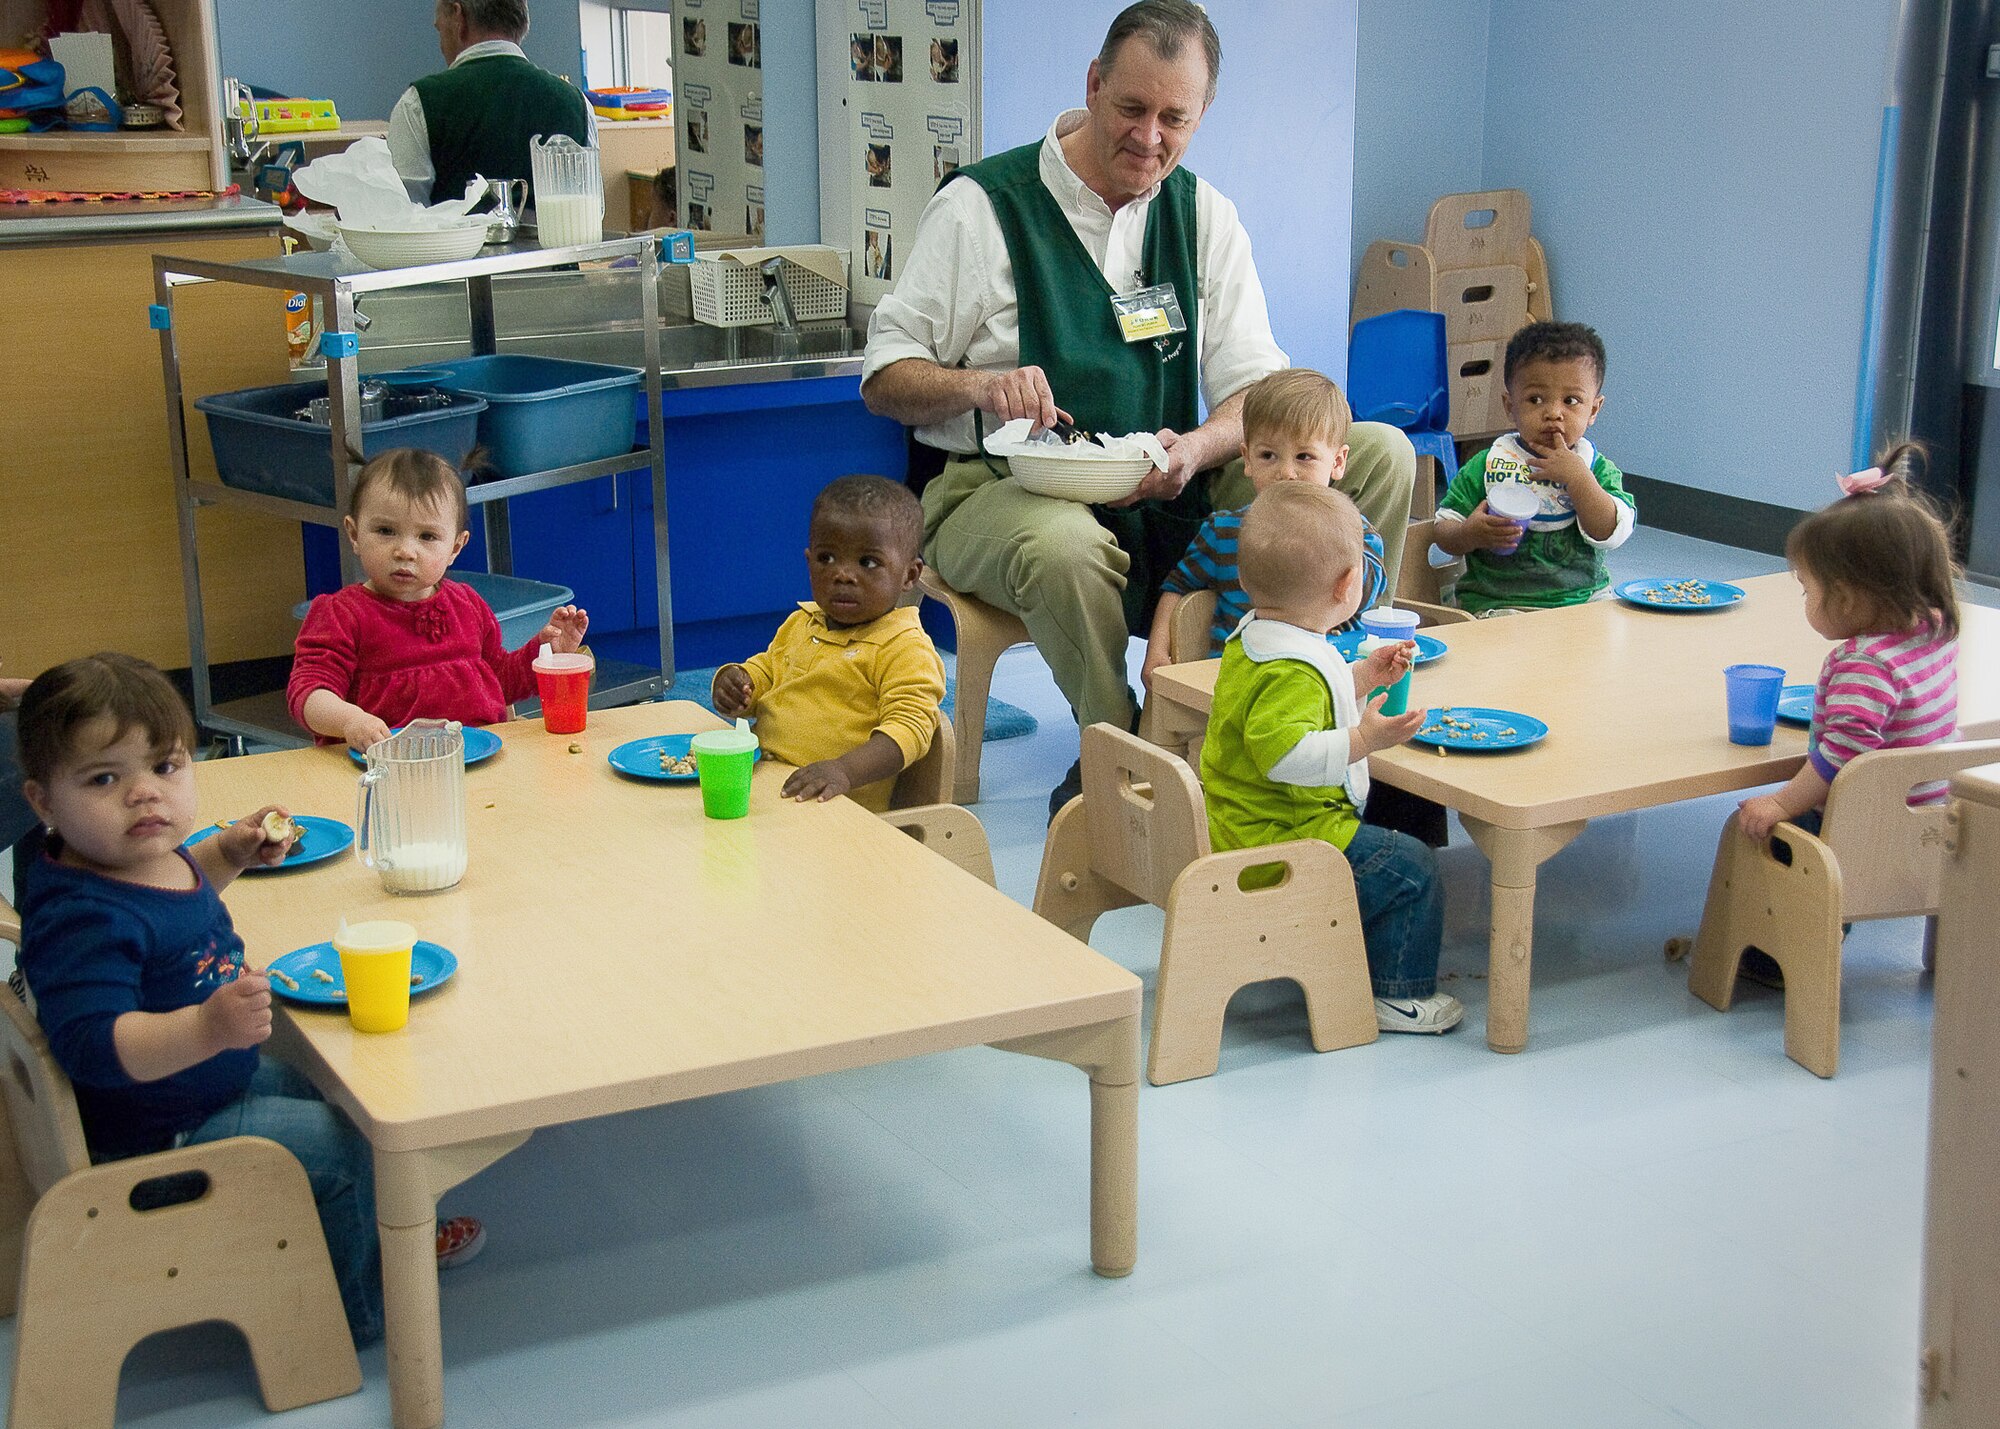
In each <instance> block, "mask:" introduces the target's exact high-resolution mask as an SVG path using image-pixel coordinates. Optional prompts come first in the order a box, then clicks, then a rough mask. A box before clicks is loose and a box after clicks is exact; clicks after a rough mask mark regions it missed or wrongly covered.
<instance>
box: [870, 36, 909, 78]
mask: <svg viewBox="0 0 2000 1429" xmlns="http://www.w3.org/2000/svg"><path fill="white" fill-rule="evenodd" d="M875 78H877V79H879V80H881V81H882V82H883V83H884V84H901V83H902V82H903V37H902V36H901V35H877V36H876V37H875Z"/></svg>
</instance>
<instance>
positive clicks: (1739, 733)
mask: <svg viewBox="0 0 2000 1429" xmlns="http://www.w3.org/2000/svg"><path fill="white" fill-rule="evenodd" d="M1722 678H1723V681H1724V683H1725V684H1726V685H1727V687H1728V690H1729V742H1730V743H1731V744H1769V743H1770V742H1771V732H1772V731H1773V730H1775V729H1776V728H1777V727H1778V696H1779V695H1781V694H1782V693H1784V689H1785V672H1784V671H1783V670H1782V669H1780V668H1779V667H1778V666H1776V665H1731V666H1729V667H1727V668H1726V669H1724V670H1723V672H1722Z"/></svg>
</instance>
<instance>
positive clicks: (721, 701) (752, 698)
mask: <svg viewBox="0 0 2000 1429" xmlns="http://www.w3.org/2000/svg"><path fill="white" fill-rule="evenodd" d="M709 698H710V699H712V700H714V701H715V712H716V713H717V714H719V715H721V716H722V717H723V718H724V719H741V718H742V717H743V716H745V715H747V714H749V713H750V711H751V709H752V708H753V707H754V706H755V705H756V703H757V691H756V688H755V687H754V686H753V685H752V684H751V683H750V672H749V671H748V670H746V669H744V668H743V667H742V666H741V665H724V666H723V667H722V668H721V669H720V670H717V671H716V672H715V685H714V688H712V689H711V690H710V691H709ZM793 777H794V778H796V777H797V776H796V775H794V776H793Z"/></svg>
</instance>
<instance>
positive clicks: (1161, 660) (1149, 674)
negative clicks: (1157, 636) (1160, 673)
mask: <svg viewBox="0 0 2000 1429" xmlns="http://www.w3.org/2000/svg"><path fill="white" fill-rule="evenodd" d="M1172 663H1173V658H1172V657H1171V656H1169V655H1168V654H1167V646H1166V642H1165V641H1163V640H1149V641H1147V642H1146V662H1145V663H1144V664H1143V665H1141V666H1140V667H1139V685H1140V688H1142V689H1144V690H1146V691H1148V692H1151V690H1152V688H1153V671H1155V670H1158V669H1160V668H1162V667H1163V666H1166V665H1171V664H1172Z"/></svg>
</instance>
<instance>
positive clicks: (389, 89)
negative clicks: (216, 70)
mask: <svg viewBox="0 0 2000 1429" xmlns="http://www.w3.org/2000/svg"><path fill="white" fill-rule="evenodd" d="M529 13H530V17H531V20H532V23H531V24H530V25H529V27H528V40H527V43H526V44H525V45H524V46H523V47H522V48H523V49H525V50H526V51H527V53H528V58H530V59H532V60H533V61H535V63H537V64H539V65H541V66H542V67H544V68H545V69H551V70H554V71H555V72H556V73H557V74H566V75H568V76H569V77H570V78H571V79H573V80H579V81H580V80H581V79H582V78H583V68H582V66H583V61H582V59H581V57H580V56H581V52H582V47H583V36H582V29H581V26H580V24H579V22H578V19H577V10H576V4H575V0H538V3H533V4H531V5H530V9H529ZM431 14H432V7H431V5H430V3H429V0H340V3H338V4H329V3H323V0H216V4H215V26H216V32H217V38H218V41H219V44H220V47H221V50H222V72H223V73H224V74H226V75H229V76H231V77H233V78H235V79H240V80H242V81H243V82H244V83H245V84H254V85H258V86H261V87H262V88H265V89H275V90H280V91H284V92H288V93H291V94H294V95H297V96H300V97H302V98H307V99H331V100H332V101H333V103H334V108H336V109H338V110H339V111H340V113H341V117H342V118H346V119H387V118H388V117H389V110H390V107H391V106H392V105H394V104H395V102H396V96H397V95H399V94H401V93H402V92H403V90H404V88H405V87H406V86H408V84H409V83H410V81H411V80H413V79H416V78H417V77H418V76H420V75H426V74H430V73H431V72H433V71H434V70H440V69H443V68H444V56H443V55H441V54H439V53H438V44H437V31H436V30H435V29H433V28H432V27H431Z"/></svg>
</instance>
